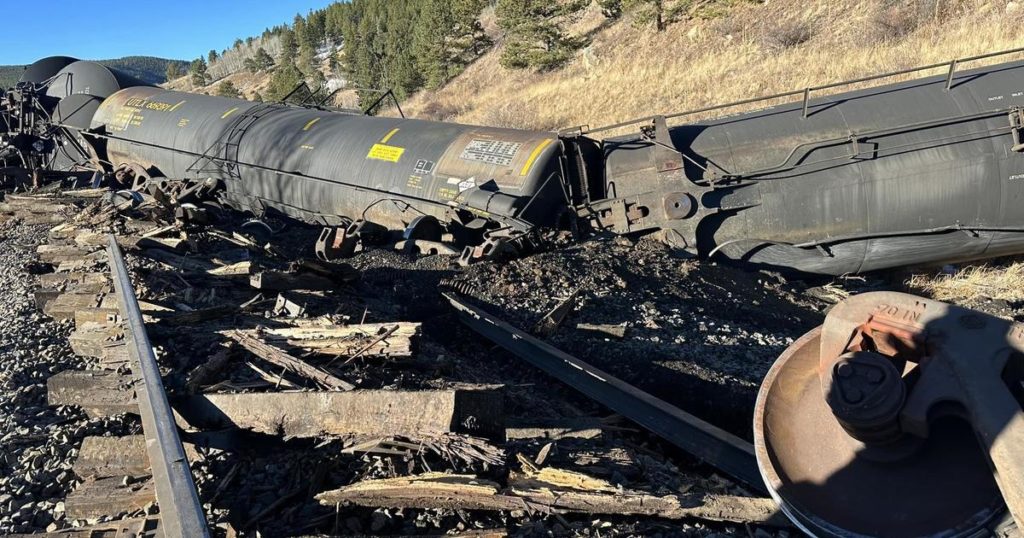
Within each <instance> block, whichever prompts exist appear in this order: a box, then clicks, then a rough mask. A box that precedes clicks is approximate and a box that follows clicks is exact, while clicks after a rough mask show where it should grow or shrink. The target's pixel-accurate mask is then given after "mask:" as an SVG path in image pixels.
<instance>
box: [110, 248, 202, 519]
mask: <svg viewBox="0 0 1024 538" xmlns="http://www.w3.org/2000/svg"><path fill="white" fill-rule="evenodd" d="M107 257H108V263H109V265H110V273H111V277H112V279H113V281H114V291H115V293H116V296H117V304H118V310H119V312H120V314H121V317H122V318H123V319H124V326H125V336H126V338H127V340H128V355H129V357H130V359H131V363H132V371H133V372H134V374H135V378H136V380H137V385H136V392H137V394H138V406H139V414H140V415H141V416H142V428H143V433H144V434H145V437H146V450H147V453H148V455H149V463H150V467H151V468H152V471H153V481H154V482H155V484H156V499H157V502H158V504H159V506H160V528H161V531H162V532H163V535H164V536H167V537H179V536H180V537H208V536H210V531H209V529H208V528H207V524H206V516H205V513H204V511H203V506H202V504H201V503H200V501H199V494H198V492H197V491H196V486H195V482H194V481H193V480H192V470H191V469H190V468H189V463H188V458H187V457H186V456H185V449H184V447H183V446H182V444H181V438H180V437H179V435H178V429H177V425H176V424H175V421H174V412H173V411H172V410H171V406H170V403H168V401H167V394H166V393H165V392H164V386H163V380H162V379H161V376H160V366H159V365H158V364H157V361H156V356H155V355H154V354H153V347H152V345H150V343H149V336H148V335H147V334H146V326H145V324H144V323H143V320H142V311H141V310H140V308H139V303H138V299H137V298H136V297H135V289H134V287H133V286H132V282H131V279H130V278H129V276H128V269H127V267H126V266H125V263H124V257H123V255H122V253H121V249H120V247H119V246H118V245H117V238H116V237H115V236H114V235H110V237H109V244H108V246H107Z"/></svg>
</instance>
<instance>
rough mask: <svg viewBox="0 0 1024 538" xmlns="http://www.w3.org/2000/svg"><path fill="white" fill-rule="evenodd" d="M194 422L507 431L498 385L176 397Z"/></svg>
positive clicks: (305, 431)
mask: <svg viewBox="0 0 1024 538" xmlns="http://www.w3.org/2000/svg"><path fill="white" fill-rule="evenodd" d="M172 403H173V404H174V408H175V411H177V412H178V414H179V415H180V416H181V417H182V418H183V419H184V420H185V422H187V423H188V424H189V425H191V426H193V427H197V428H202V429H219V428H225V427H236V428H242V429H247V430H253V431H256V432H260V433H266V434H270V435H285V436H289V437H317V436H321V435H348V434H352V435H368V436H370V435H373V436H391V435H405V436H410V437H417V436H423V435H427V434H440V433H445V432H458V433H468V434H473V435H476V436H479V437H487V438H491V439H494V438H500V436H501V435H503V434H504V413H503V405H504V396H503V391H502V390H501V387H496V386H493V385H487V386H477V385H473V386H467V387H461V388H455V389H447V390H423V391H398V390H354V391H351V392H271V393H245V394H201V395H196V396H190V397H186V398H182V399H176V400H175V401H174V402H172Z"/></svg>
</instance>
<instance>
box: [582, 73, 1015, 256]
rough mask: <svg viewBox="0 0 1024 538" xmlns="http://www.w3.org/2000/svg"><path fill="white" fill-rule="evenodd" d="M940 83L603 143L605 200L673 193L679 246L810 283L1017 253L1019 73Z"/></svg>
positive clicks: (650, 208) (955, 77)
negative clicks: (809, 276)
mask: <svg viewBox="0 0 1024 538" xmlns="http://www.w3.org/2000/svg"><path fill="white" fill-rule="evenodd" d="M950 73H951V74H948V75H941V76H935V77H931V78H924V79H918V80H912V81H909V82H904V83H900V84H893V85H888V86H881V87H874V88H870V89H866V90H861V91H855V92H850V93H842V94H838V95H833V96H829V97H825V98H822V99H813V100H809V101H807V102H796V103H792V104H788V105H781V106H775V107H771V108H766V109H764V110H758V111H756V112H750V113H745V114H738V115H733V116H728V117H723V118H720V119H714V120H709V121H703V122H698V123H692V124H688V125H683V126H680V127H676V128H672V129H668V130H667V133H666V134H665V135H663V136H650V137H640V136H632V137H624V138H615V139H612V140H607V141H604V143H603V144H602V148H603V150H604V155H605V158H606V167H605V178H604V184H605V186H606V192H605V195H606V196H607V197H608V198H609V199H620V198H626V199H628V198H629V197H630V196H636V197H638V198H639V199H641V201H640V202H638V206H644V209H643V211H645V212H651V213H655V212H657V211H658V210H659V209H661V208H660V207H658V205H659V204H658V202H659V201H663V202H664V204H661V205H662V206H663V207H665V214H666V216H670V214H672V213H673V211H672V207H671V202H672V200H671V197H670V196H669V195H665V196H662V198H661V200H654V201H653V202H649V201H648V199H649V197H648V198H645V196H648V194H647V193H648V192H651V191H654V192H663V191H671V190H673V189H675V188H678V194H677V196H678V197H679V198H680V199H682V200H684V203H685V204H688V205H686V207H687V208H690V209H689V211H690V213H689V214H684V213H683V212H682V211H675V214H677V215H679V216H681V220H680V221H678V222H671V221H670V222H662V223H659V227H663V228H669V229H674V230H678V232H679V233H680V235H681V239H682V240H684V241H685V242H686V246H688V247H690V248H695V249H696V250H697V251H699V252H701V253H703V254H705V255H708V254H712V253H716V252H717V253H721V254H723V255H726V256H728V257H730V258H733V259H741V260H744V261H749V262H753V263H758V264H767V265H772V266H779V267H794V268H798V269H800V270H803V271H808V272H814V273H827V274H842V273H855V272H861V271H869V270H875V269H883V268H887V267H895V266H900V265H906V264H911V263H926V262H943V261H954V260H965V259H978V258H984V257H992V256H1000V255H1006V254H1011V253H1018V252H1022V251H1024V204H1022V201H1024V155H1022V154H1021V151H1022V150H1024V146H1022V144H1021V137H1020V126H1021V109H1020V107H1021V106H1022V105H1024V63H1021V62H1016V63H1007V64H1002V65H996V66H992V67H986V68H982V69H976V70H972V71H964V72H959V73H952V72H950ZM675 150H677V151H679V152H680V153H681V155H678V156H677V155H675ZM666 163H668V166H667V167H666V166H665V164H666ZM659 166H661V167H662V170H661V171H660V172H659V170H658V167H659ZM645 191H647V192H645ZM645 202H647V203H645ZM694 242H695V243H694Z"/></svg>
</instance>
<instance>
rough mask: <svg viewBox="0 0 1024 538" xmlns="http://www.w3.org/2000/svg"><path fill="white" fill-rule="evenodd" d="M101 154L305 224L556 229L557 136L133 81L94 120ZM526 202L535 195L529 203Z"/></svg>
mask: <svg viewBox="0 0 1024 538" xmlns="http://www.w3.org/2000/svg"><path fill="white" fill-rule="evenodd" d="M92 123H93V127H94V128H95V129H97V130H102V131H103V132H104V134H105V135H106V136H104V138H103V139H104V140H105V144H106V154H107V158H108V159H109V160H110V161H111V162H113V163H135V164H138V165H141V166H143V167H145V168H147V169H150V170H151V171H152V173H155V174H159V175H163V176H165V177H169V178H190V177H194V178H203V177H212V178H215V179H218V180H221V181H223V184H224V187H225V192H224V198H225V200H226V201H228V202H229V203H230V204H231V205H234V206H236V207H239V208H243V209H247V210H251V211H253V212H255V213H257V214H259V213H262V211H264V210H265V209H266V208H274V209H276V210H279V211H281V212H282V213H285V214H287V215H290V216H293V217H297V218H301V219H303V220H306V221H309V222H317V223H323V224H326V225H341V224H343V221H347V220H348V219H361V218H365V219H369V220H372V221H373V222H376V223H379V224H382V225H386V226H389V227H392V228H404V227H405V226H407V225H409V224H410V222H411V221H412V220H413V219H415V218H416V217H418V216H421V215H431V216H434V217H436V218H438V219H440V220H443V221H452V220H459V221H463V222H466V223H468V222H471V221H472V220H473V219H475V218H477V217H482V218H485V219H495V220H498V221H506V220H508V221H517V222H520V223H521V224H522V225H523V226H526V225H527V223H530V224H532V225H542V226H553V225H555V217H556V216H557V214H558V211H559V207H562V208H564V207H565V202H564V199H563V197H562V196H561V195H560V194H559V190H560V189H561V185H562V177H561V174H560V168H559V163H558V157H559V155H560V151H559V150H560V144H559V143H558V139H557V137H556V136H555V135H554V134H553V133H546V132H534V131H518V130H512V129H494V128H489V127H472V126H464V125H455V124H450V123H440V122H432V121H422V120H413V119H401V118H379V117H371V116H365V115H359V114H342V113H337V112H332V111H327V110H318V109H312V108H303V107H296V106H289V105H284V104H276V103H275V104H264V103H252V102H249V101H243V100H240V99H229V98H223V97H211V96H205V95H196V94H188V93H181V92H171V91H164V90H160V89H158V88H128V89H125V90H122V91H120V92H118V93H117V94H115V95H113V96H111V97H110V98H109V99H107V100H106V101H104V102H103V104H102V105H101V106H100V108H99V110H98V112H97V113H96V115H95V117H94V118H93V122H92ZM531 202H532V203H531Z"/></svg>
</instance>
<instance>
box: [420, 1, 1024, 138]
mask: <svg viewBox="0 0 1024 538" xmlns="http://www.w3.org/2000/svg"><path fill="white" fill-rule="evenodd" d="M711 3H713V4H717V7H716V8H715V9H709V10H706V11H704V12H703V13H700V14H698V15H697V16H694V17H693V18H690V19H688V20H682V21H680V22H677V23H674V24H670V25H669V26H668V27H667V28H666V30H665V31H663V32H657V31H655V30H654V29H653V28H652V27H651V26H650V25H638V24H637V23H636V21H634V20H632V17H631V16H630V14H628V13H627V14H625V15H624V16H623V18H622V19H621V20H619V21H614V22H609V21H608V20H606V19H605V18H604V17H603V16H602V15H601V13H600V10H599V9H598V8H597V7H596V6H591V8H590V9H589V11H588V13H587V14H586V15H585V16H584V17H583V18H582V19H581V20H580V21H578V22H577V23H576V24H575V26H574V30H576V31H577V32H579V33H581V34H587V35H589V36H590V37H589V44H588V45H587V46H585V47H584V48H582V49H580V50H579V51H578V53H577V54H576V55H575V57H574V59H573V60H572V61H571V62H569V63H568V64H567V65H566V66H565V67H563V68H561V69H557V70H553V71H549V72H531V71H521V70H510V69H506V68H504V67H502V66H501V65H500V64H499V56H500V53H501V49H502V46H503V44H502V40H501V36H497V37H498V39H497V41H498V45H497V47H496V48H495V49H494V50H492V51H490V52H488V53H487V54H485V55H484V56H483V57H482V58H480V59H479V60H478V61H477V62H475V63H474V64H473V65H471V66H469V67H468V68H467V69H466V70H465V72H463V73H462V74H461V75H459V76H458V77H456V78H455V79H454V80H452V81H451V82H449V83H448V84H447V85H445V86H444V87H442V88H440V89H439V90H437V91H424V92H420V93H419V94H417V95H415V96H414V97H413V98H411V99H410V100H409V101H408V102H406V103H403V110H404V111H405V112H406V114H407V115H411V116H415V117H423V118H430V119H439V120H449V121H456V122H461V123H477V124H485V125H498V126H509V127H527V128H535V129H557V128H563V127H570V126H574V125H581V124H589V125H592V126H598V125H605V124H610V123H615V122H618V121H623V120H626V119H631V118H635V117H640V116H645V115H651V114H656V113H671V112H677V111H684V110H688V109H694V108H700V107H704V106H708V105H713V104H719V103H727V102H730V101H737V100H741V99H746V98H750V97H754V96H758V95H769V94H772V93H777V92H782V91H787V90H793V89H797V88H802V87H804V86H809V85H816V84H822V83H826V82H834V81H839V80H844V79H852V78H856V77H861V76H864V75H867V74H872V73H879V72H885V71H891V70H898V69H903V68H907V67H912V66H916V65H924V64H930V63H935V62H941V61H946V60H950V59H953V58H957V57H964V56H970V55H977V54H982V53H986V52H991V51H998V50H1004V49H1012V48H1016V47H1020V46H1021V45H1022V44H1024V42H1022V41H1021V38H1020V32H1019V28H1020V24H1021V22H1022V21H1024V6H1022V5H1021V3H1020V2H1005V1H985V0H898V1H897V0H887V1H879V2H860V1H855V0H813V1H798V0H775V1H772V2H765V3H756V4H754V3H749V2H741V1H737V0H725V1H718V2H711ZM700 4H705V5H708V4H709V2H700ZM489 27H491V28H493V25H489ZM1009 59H1018V57H1009V58H1003V59H1002V60H997V61H1007V60H1009ZM978 65H980V64H978ZM967 67H970V66H967ZM937 72H938V71H936V73H937ZM728 112H732V111H728Z"/></svg>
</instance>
